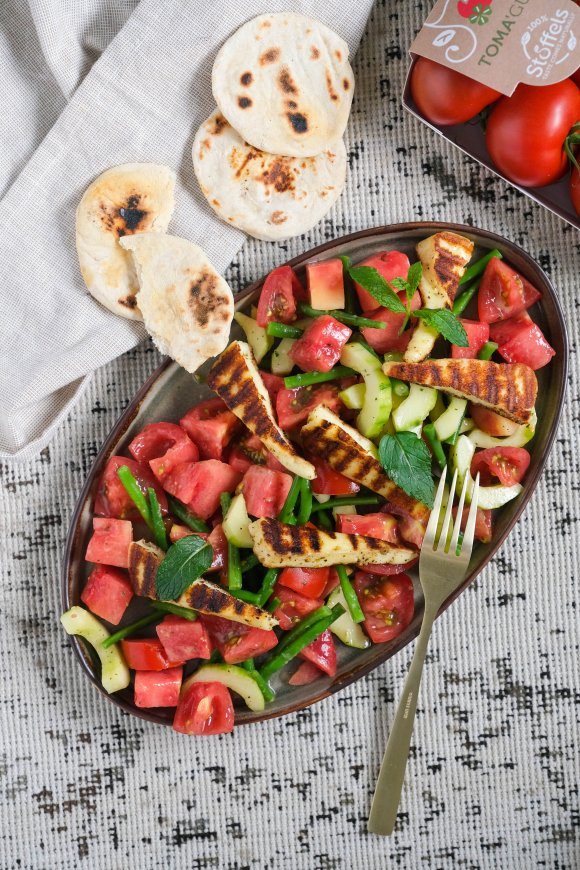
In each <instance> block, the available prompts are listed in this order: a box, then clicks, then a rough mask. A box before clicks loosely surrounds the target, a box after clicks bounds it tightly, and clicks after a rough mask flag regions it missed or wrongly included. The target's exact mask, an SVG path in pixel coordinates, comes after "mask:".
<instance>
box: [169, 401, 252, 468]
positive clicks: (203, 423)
mask: <svg viewBox="0 0 580 870" xmlns="http://www.w3.org/2000/svg"><path fill="white" fill-rule="evenodd" d="M179 422H180V425H181V426H182V427H183V428H184V429H185V431H186V432H187V434H188V435H189V437H190V438H191V440H192V441H193V442H194V443H195V444H196V445H197V447H198V449H199V454H200V456H201V458H202V459H221V458H222V456H223V453H224V449H225V448H226V446H227V445H228V444H229V442H230V441H231V439H232V436H233V434H234V432H236V430H237V429H239V428H240V425H241V424H240V421H239V420H238V418H237V417H236V416H235V414H232V412H231V411H230V410H228V408H227V407H226V405H225V404H224V402H222V400H221V399H217V398H216V399H207V401H205V402H200V403H199V405H196V406H195V408H192V409H191V411H188V412H187V414H186V415H185V417H183V418H182V419H181V420H180V421H179Z"/></svg>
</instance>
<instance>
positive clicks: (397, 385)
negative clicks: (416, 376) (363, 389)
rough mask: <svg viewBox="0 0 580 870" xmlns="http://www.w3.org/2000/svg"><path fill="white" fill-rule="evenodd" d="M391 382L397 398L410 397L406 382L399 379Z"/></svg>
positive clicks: (391, 379) (392, 379)
mask: <svg viewBox="0 0 580 870" xmlns="http://www.w3.org/2000/svg"><path fill="white" fill-rule="evenodd" d="M389 380H390V382H391V387H392V388H393V393H394V394H395V396H400V398H405V396H408V395H409V384H406V383H405V381H400V380H398V378H389Z"/></svg>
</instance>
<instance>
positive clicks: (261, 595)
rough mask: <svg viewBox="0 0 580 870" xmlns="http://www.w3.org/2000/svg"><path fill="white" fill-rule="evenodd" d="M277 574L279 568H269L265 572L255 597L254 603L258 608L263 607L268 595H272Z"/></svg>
mask: <svg viewBox="0 0 580 870" xmlns="http://www.w3.org/2000/svg"><path fill="white" fill-rule="evenodd" d="M279 573H280V568H269V569H268V571H266V573H265V574H264V579H263V580H262V585H261V587H260V591H259V592H258V595H257V601H256V603H257V605H258V607H263V606H264V604H265V603H266V601H267V600H268V598H269V597H270V595H271V594H272V591H273V589H274V586H275V585H276V580H277V579H278V574H279Z"/></svg>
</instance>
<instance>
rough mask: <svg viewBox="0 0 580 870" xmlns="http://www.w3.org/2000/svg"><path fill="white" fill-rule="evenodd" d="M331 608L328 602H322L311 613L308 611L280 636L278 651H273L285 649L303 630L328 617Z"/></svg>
mask: <svg viewBox="0 0 580 870" xmlns="http://www.w3.org/2000/svg"><path fill="white" fill-rule="evenodd" d="M330 614H331V610H330V607H328V605H326V604H322V605H321V606H320V607H317V608H316V610H313V611H312V612H311V613H307V614H306V616H305V617H303V618H302V619H301V620H300V622H297V623H296V625H294V626H293V627H292V628H291V629H290V631H287V632H286V633H285V634H284V635H283V637H281V638H280V641H279V643H278V646H277V647H276V651H275V652H274V653H273V655H275V654H276V653H277V652H281V651H282V650H285V649H286V647H287V646H288V644H291V643H293V642H294V640H295V639H296V638H297V637H299V635H301V634H302V632H304V631H306V630H307V629H308V628H310V626H311V625H314V624H315V623H316V622H320V620H321V619H326V618H327V617H328V616H330Z"/></svg>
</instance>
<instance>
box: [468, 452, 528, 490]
mask: <svg viewBox="0 0 580 870" xmlns="http://www.w3.org/2000/svg"><path fill="white" fill-rule="evenodd" d="M529 464H530V454H529V453H528V451H527V450H526V449H525V448H524V447H489V448H488V449H487V450H478V451H477V452H476V454H475V455H474V457H473V459H472V460H471V474H472V476H473V477H475V475H476V474H477V473H478V472H479V476H480V483H481V484H482V485H483V486H488V485H489V484H490V483H494V482H495V481H494V480H493V478H494V477H497V478H498V479H499V482H500V483H501V484H502V485H503V486H513V485H514V483H520V481H521V480H522V478H523V477H524V475H525V473H526V471H527V470H528V467H529Z"/></svg>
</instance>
